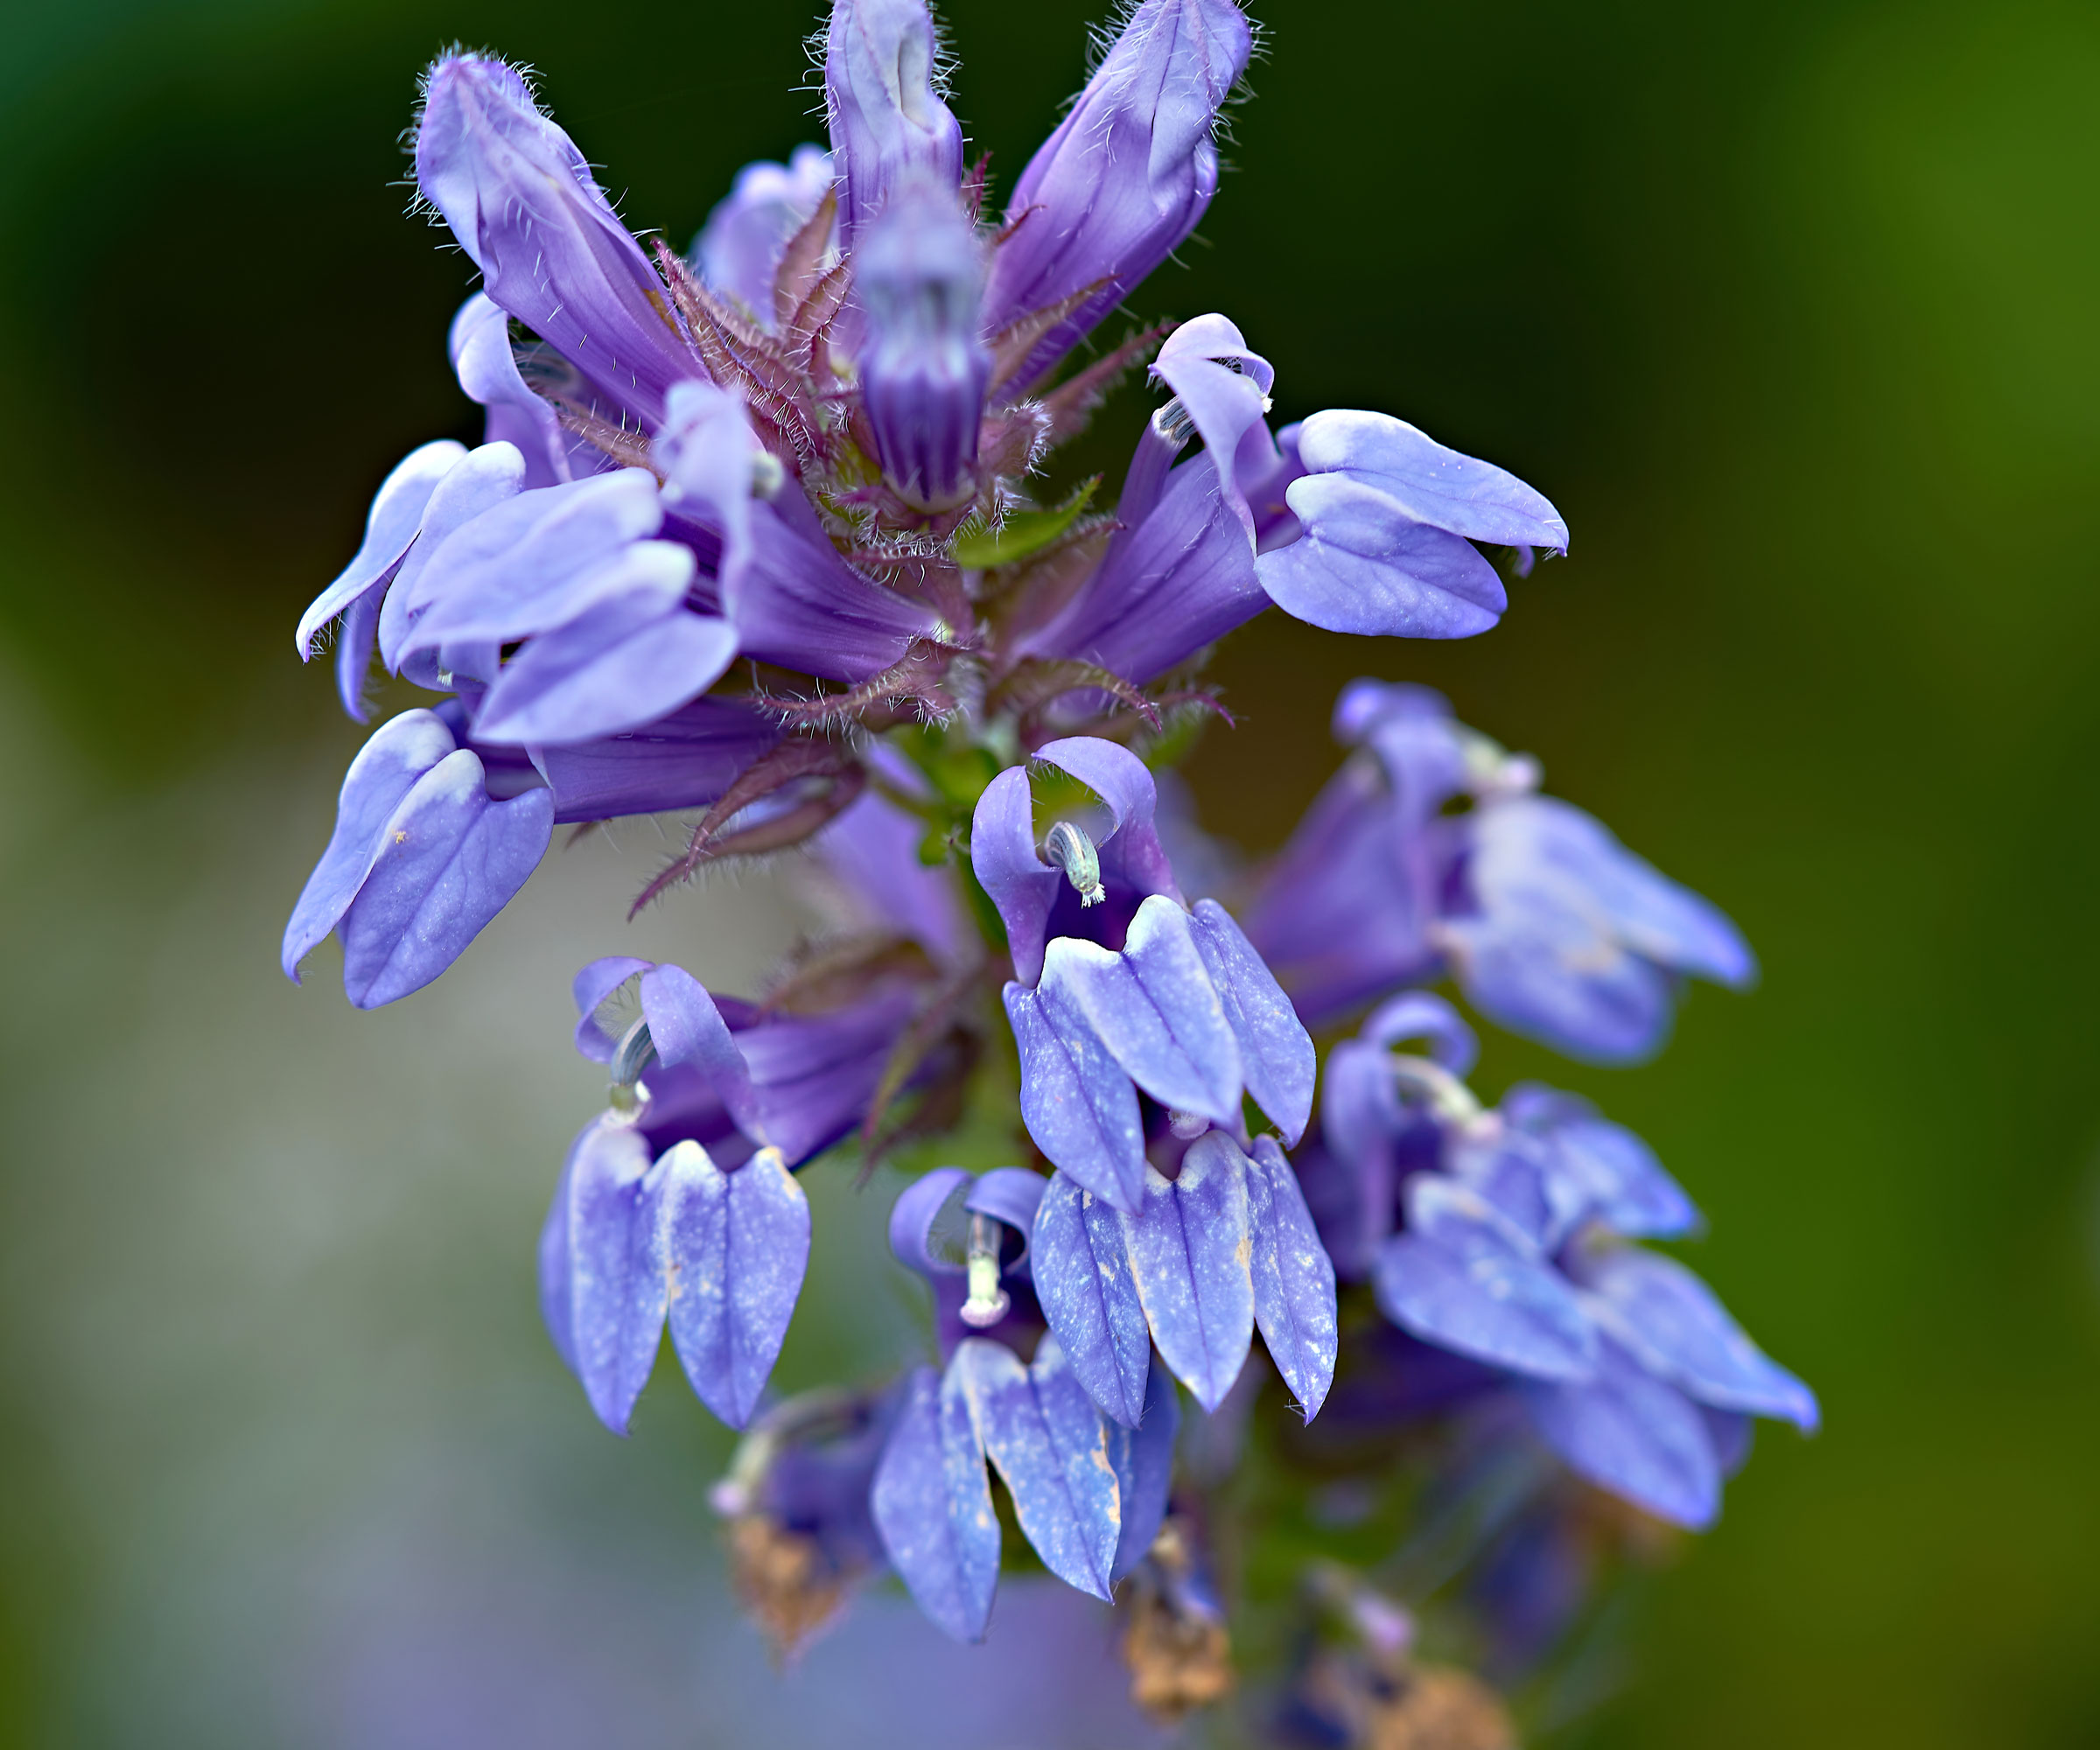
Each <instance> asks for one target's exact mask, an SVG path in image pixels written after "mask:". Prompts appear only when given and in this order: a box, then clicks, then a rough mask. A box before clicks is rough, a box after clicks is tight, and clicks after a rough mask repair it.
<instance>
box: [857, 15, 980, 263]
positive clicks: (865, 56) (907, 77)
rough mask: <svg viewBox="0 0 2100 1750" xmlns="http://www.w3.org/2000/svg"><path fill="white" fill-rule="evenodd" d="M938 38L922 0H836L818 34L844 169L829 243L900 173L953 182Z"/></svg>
mask: <svg viewBox="0 0 2100 1750" xmlns="http://www.w3.org/2000/svg"><path fill="white" fill-rule="evenodd" d="M937 49H938V45H937V44H936V42H935V37H934V18H933V14H932V12H931V11H928V7H927V4H926V0H836V4H834V5H833V6H832V8H831V25H830V31H828V32H827V34H826V36H825V39H824V102H825V107H826V109H827V110H828V111H829V113H830V123H831V162H832V167H833V168H834V169H835V170H837V172H839V173H840V175H841V176H842V177H843V178H844V183H845V199H844V203H843V204H842V206H841V207H840V209H839V215H838V235H839V242H841V243H842V244H844V246H845V247H846V248H851V247H852V245H853V240H854V236H855V234H856V233H857V232H858V229H859V228H860V227H861V226H862V225H863V224H865V222H866V221H868V220H870V219H872V218H873V217H874V216H875V214H878V213H879V212H881V211H882V210H883V208H884V207H887V206H888V205H889V204H890V200H891V197H892V196H893V194H894V193H896V191H897V190H898V189H900V188H901V187H902V186H904V185H905V184H907V182H911V181H914V180H917V179H924V180H926V181H928V182H931V183H933V184H935V186H939V187H942V188H945V189H951V190H952V189H954V188H956V187H957V186H960V185H961V183H962V180H963V128H962V124H961V123H958V122H957V121H956V118H955V117H954V116H952V115H950V114H949V109H948V105H947V104H945V103H943V102H942V101H941V98H940V95H939V94H938V92H936V91H935V85H934V80H935V57H936V52H937Z"/></svg>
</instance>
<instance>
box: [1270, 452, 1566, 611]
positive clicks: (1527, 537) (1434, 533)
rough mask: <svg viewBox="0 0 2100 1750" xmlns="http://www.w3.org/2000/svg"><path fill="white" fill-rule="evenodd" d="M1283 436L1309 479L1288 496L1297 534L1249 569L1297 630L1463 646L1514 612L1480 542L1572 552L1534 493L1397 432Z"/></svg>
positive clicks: (1560, 525) (1483, 465)
mask: <svg viewBox="0 0 2100 1750" xmlns="http://www.w3.org/2000/svg"><path fill="white" fill-rule="evenodd" d="M1285 435H1286V436H1287V437H1290V438H1291V439H1292V444H1291V447H1292V451H1294V453H1295V455H1296V457H1297V458H1298V463H1299V467H1301V468H1302V469H1303V470H1304V471H1305V472H1303V474H1302V475H1301V476H1300V477H1299V479H1294V480H1292V481H1291V482H1290V484H1289V485H1288V486H1285V489H1284V498H1285V502H1286V503H1287V504H1288V506H1289V507H1290V510H1291V513H1292V516H1293V517H1295V518H1296V520H1297V522H1298V525H1299V530H1300V533H1299V536H1298V538H1297V539H1296V540H1294V541H1292V542H1288V543H1286V544H1283V545H1279V546H1278V547H1276V548H1275V549H1272V550H1269V551H1265V552H1264V553H1263V555H1262V556H1261V558H1260V559H1259V560H1258V561H1257V565H1256V569H1257V570H1258V571H1259V573H1260V575H1261V579H1262V587H1263V588H1264V590H1266V591H1268V593H1269V595H1270V596H1271V598H1273V599H1274V600H1275V601H1276V603H1277V604H1278V606H1280V607H1282V608H1283V610H1284V612H1285V613H1288V614H1290V615H1292V617H1293V618H1294V619H1297V620H1306V621H1308V622H1310V623H1311V624H1312V625H1314V626H1319V627H1326V628H1327V630H1328V631H1330V632H1355V633H1364V634H1383V635H1385V636H1389V637H1397V638H1470V637H1472V636H1473V635H1474V634H1476V633H1481V632H1485V631H1486V630H1487V629H1488V627H1491V626H1493V625H1494V624H1495V621H1496V620H1499V619H1500V618H1501V617H1502V610H1503V608H1504V607H1506V606H1508V605H1509V604H1508V598H1506V596H1505V595H1504V593H1503V591H1502V580H1501V579H1500V578H1499V577H1496V576H1495V568H1494V567H1493V566H1492V565H1490V564H1489V563H1488V562H1487V560H1486V559H1484V558H1483V557H1481V554H1480V552H1479V550H1478V549H1476V548H1474V545H1473V544H1472V543H1473V542H1476V541H1482V542H1491V543H1494V544H1496V545H1502V546H1514V545H1516V544H1518V543H1523V544H1526V545H1529V546H1531V547H1544V548H1546V549H1549V550H1551V551H1553V552H1557V553H1565V552H1566V551H1567V548H1568V526H1567V524H1566V523H1565V522H1564V521H1561V518H1560V514H1559V512H1558V511H1556V510H1555V509H1554V508H1553V507H1552V506H1551V504H1549V503H1547V502H1546V500H1544V498H1542V497H1541V496H1540V495H1539V494H1538V493H1536V492H1534V491H1532V489H1531V488H1530V486H1526V485H1525V484H1524V483H1523V481H1522V480H1520V479H1516V477H1515V476H1514V475H1512V474H1508V473H1505V472H1503V471H1502V469H1500V468H1498V467H1495V466H1494V465H1491V464H1489V463H1487V462H1481V461H1476V460H1474V458H1472V457H1470V456H1462V455H1460V453H1459V452H1458V451H1456V450H1447V449H1446V448H1445V447H1444V446H1443V445H1442V444H1439V443H1436V442H1434V441H1433V440H1432V439H1431V438H1429V437H1425V436H1424V435H1423V434H1422V433H1421V432H1419V431H1418V430H1416V429H1415V428H1414V427H1413V426H1411V425H1410V424H1408V423H1406V422H1405V421H1404V420H1400V419H1395V418H1393V417H1392V416H1390V414H1383V413H1355V412H1340V411H1336V412H1327V413H1316V414H1314V415H1313V417H1312V418H1310V419H1308V420H1306V423H1304V424H1303V425H1302V426H1299V427H1297V428H1295V430H1293V431H1292V432H1289V433H1286V434H1285Z"/></svg>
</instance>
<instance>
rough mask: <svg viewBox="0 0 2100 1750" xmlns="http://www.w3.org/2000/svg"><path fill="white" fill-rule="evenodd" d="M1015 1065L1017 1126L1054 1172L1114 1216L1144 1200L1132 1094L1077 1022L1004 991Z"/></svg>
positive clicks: (1045, 999)
mask: <svg viewBox="0 0 2100 1750" xmlns="http://www.w3.org/2000/svg"><path fill="white" fill-rule="evenodd" d="M1004 996H1005V1003H1006V1016H1007V1019H1008V1020H1009V1021H1010V1022H1011V1023H1012V1026H1013V1040H1014V1044H1015V1045H1016V1046H1017V1047H1019V1051H1020V1059H1021V1122H1022V1123H1023V1124H1026V1126H1027V1127H1028V1134H1029V1136H1030V1137H1032V1138H1033V1139H1034V1141H1035V1145H1036V1146H1037V1147H1038V1148H1040V1150H1042V1152H1043V1154H1044V1156H1045V1157H1046V1158H1047V1159H1048V1160H1049V1161H1050V1163H1051V1165H1052V1166H1055V1167H1056V1168H1058V1169H1059V1171H1061V1172H1062V1173H1067V1174H1068V1175H1069V1176H1070V1177H1071V1179H1072V1180H1074V1181H1075V1183H1076V1184H1078V1185H1080V1186H1081V1187H1083V1188H1084V1189H1086V1190H1088V1191H1091V1192H1092V1193H1093V1194H1095V1195H1096V1197H1099V1198H1101V1199H1103V1201H1106V1202H1108V1203H1110V1205H1112V1206H1114V1207H1115V1208H1118V1209H1134V1208H1137V1207H1138V1201H1139V1199H1140V1198H1141V1197H1142V1196H1143V1195H1144V1186H1145V1129H1144V1126H1143V1124H1141V1123H1140V1122H1139V1119H1138V1090H1137V1089H1135V1088H1134V1087H1132V1086H1131V1078H1130V1077H1129V1076H1127V1075H1124V1073H1123V1071H1122V1070H1121V1069H1120V1068H1117V1064H1116V1061H1115V1059H1114V1058H1112V1057H1110V1055H1109V1053H1108V1049H1107V1047H1104V1046H1103V1044H1102V1043H1101V1041H1100V1040H1097V1039H1096V1038H1095V1036H1094V1033H1093V1032H1092V1030H1091V1029H1090V1028H1089V1026H1087V1025H1086V1022H1085V1019H1084V1018H1083V1017H1082V1016H1081V1015H1079V1014H1078V1013H1077V1012H1067V1010H1066V1008H1065V1006H1064V1005H1063V1004H1062V1003H1061V1000H1060V999H1059V998H1057V996H1056V995H1055V994H1054V993H1051V994H1049V995H1047V996H1046V995H1045V994H1043V993H1039V992H1037V991H1031V990H1029V989H1028V988H1027V987H1026V985H1022V984H1008V985H1007V986H1006V988H1005V992H1004Z"/></svg>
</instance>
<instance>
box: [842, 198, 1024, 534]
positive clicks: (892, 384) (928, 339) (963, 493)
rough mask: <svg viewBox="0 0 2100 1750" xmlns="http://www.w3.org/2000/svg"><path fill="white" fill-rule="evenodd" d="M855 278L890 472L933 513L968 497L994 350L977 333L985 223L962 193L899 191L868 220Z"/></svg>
mask: <svg viewBox="0 0 2100 1750" xmlns="http://www.w3.org/2000/svg"><path fill="white" fill-rule="evenodd" d="M853 283H854V287H855V290H856V293H857V295H858V297H859V298H860V302H861V308H862V311H863V314H864V315H865V327H864V333H863V339H862V344H861V348H860V361H859V362H860V395H861V405H862V407H863V408H864V409H865V411H866V414H867V417H868V426H869V429H870V430H872V432H873V434H874V437H875V453H876V456H877V458H878V459H879V461H880V462H881V464H882V472H883V475H884V477H885V478H886V479H887V480H888V481H889V483H890V485H891V486H893V487H894V488H895V489H896V491H897V492H898V493H899V494H900V496H902V497H903V498H904V499H905V500H906V501H907V503H911V504H914V505H917V506H920V507H924V508H926V509H928V510H947V509H951V508H953V507H956V506H958V505H961V504H963V503H966V502H967V501H968V500H970V498H971V497H972V496H973V495H974V494H975V493H976V492H977V473H976V464H977V428H978V426H979V425H980V424H981V423H982V422H983V417H984V389H985V385H986V384H987V383H988V382H989V381H991V353H988V352H987V351H986V350H985V349H984V342H983V341H982V340H981V339H979V338H978V332H977V306H978V301H979V299H980V297H982V295H983V292H984V263H983V262H982V260H981V259H980V255H979V244H978V242H977V231H976V228H975V227H973V226H972V225H971V224H970V221H969V220H968V219H967V218H965V217H964V216H963V210H962V208H961V207H960V206H959V205H958V204H957V203H956V196H955V192H954V190H953V189H952V188H947V187H941V186H929V185H928V184H924V183H914V184H912V185H910V186H907V187H906V188H904V189H902V190H900V192H899V193H898V194H897V195H896V196H895V197H894V198H893V200H891V201H890V203H889V205H888V206H887V207H886V208H885V209H884V211H883V212H882V213H880V214H878V215H876V216H875V217H874V218H872V219H871V220H870V221H868V223H867V224H866V226H865V228H863V230H862V233H861V239H860V242H859V245H858V248H856V249H855V251H854V255H853Z"/></svg>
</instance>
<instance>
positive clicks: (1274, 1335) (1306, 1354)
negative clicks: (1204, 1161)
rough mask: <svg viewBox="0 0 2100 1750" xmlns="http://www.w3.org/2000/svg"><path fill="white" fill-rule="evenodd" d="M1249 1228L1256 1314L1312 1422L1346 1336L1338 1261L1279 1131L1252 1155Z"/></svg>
mask: <svg viewBox="0 0 2100 1750" xmlns="http://www.w3.org/2000/svg"><path fill="white" fill-rule="evenodd" d="M1244 1171H1245V1173H1246V1176H1247V1202H1248V1212H1249V1213H1248V1220H1249V1228H1250V1232H1251V1233H1252V1235H1253V1236H1254V1253H1253V1261H1252V1269H1253V1273H1254V1316H1255V1320H1256V1321H1257V1323H1258V1324H1259V1325H1260V1326H1261V1327H1262V1341H1264V1343H1266V1344H1267V1345H1268V1348H1269V1359H1270V1360H1271V1361H1272V1362H1275V1363H1276V1370H1277V1371H1278V1373H1280V1374H1281V1375H1283V1376H1284V1383H1285V1384H1286V1385H1288V1386H1289V1387H1290V1388H1291V1390H1292V1391H1293V1392H1295V1393H1297V1395H1298V1401H1299V1404H1300V1405H1301V1406H1303V1409H1304V1412H1305V1418H1306V1421H1308V1422H1310V1421H1311V1420H1312V1419H1313V1418H1314V1417H1315V1416H1317V1415H1318V1414H1319V1413H1320V1405H1321V1404H1324V1403H1325V1402H1326V1401H1327V1388H1328V1387H1329V1386H1331V1385H1333V1384H1334V1356H1335V1353H1336V1348H1337V1345H1338V1344H1339V1342H1340V1341H1341V1339H1340V1327H1339V1325H1338V1323H1337V1319H1336V1310H1335V1297H1334V1263H1333V1261H1332V1260H1331V1259H1329V1257H1327V1248H1326V1247H1325V1246H1323V1245H1322V1244H1321V1243H1320V1229H1318V1228H1316V1227H1315V1226H1314V1225H1313V1212H1312V1211H1311V1210H1310V1209H1308V1208H1306V1194H1305V1193H1304V1192H1303V1191H1301V1190H1300V1189H1299V1183H1298V1175H1297V1174H1296V1173H1293V1172H1292V1170H1291V1163H1290V1162H1289V1161H1287V1160H1285V1159H1284V1152H1283V1150H1282V1149H1280V1148H1278V1146H1277V1144H1276V1138H1273V1137H1257V1138H1255V1139H1254V1152H1253V1154H1252V1156H1251V1158H1248V1159H1246V1162H1245V1167H1244Z"/></svg>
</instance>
